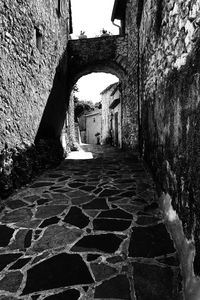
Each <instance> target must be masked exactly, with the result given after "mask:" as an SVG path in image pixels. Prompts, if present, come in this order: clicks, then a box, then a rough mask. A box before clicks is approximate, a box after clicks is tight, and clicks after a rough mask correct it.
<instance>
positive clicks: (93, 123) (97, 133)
mask: <svg viewBox="0 0 200 300" xmlns="http://www.w3.org/2000/svg"><path fill="white" fill-rule="evenodd" d="M85 118H86V143H87V144H97V145H100V143H101V132H102V126H101V111H100V110H97V111H94V112H92V113H91V114H88V115H85Z"/></svg>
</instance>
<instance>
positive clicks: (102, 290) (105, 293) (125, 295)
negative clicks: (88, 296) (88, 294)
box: [94, 275, 143, 300]
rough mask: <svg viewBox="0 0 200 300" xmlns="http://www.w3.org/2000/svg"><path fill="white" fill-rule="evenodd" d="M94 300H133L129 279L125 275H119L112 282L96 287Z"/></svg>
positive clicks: (108, 281) (105, 282) (107, 281)
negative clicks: (109, 299) (108, 299)
mask: <svg viewBox="0 0 200 300" xmlns="http://www.w3.org/2000/svg"><path fill="white" fill-rule="evenodd" d="M94 298H95V299H97V298H98V299H99V298H102V299H107V298H112V299H123V300H131V297H130V286H129V281H128V279H127V277H126V276H125V275H118V276H116V277H114V278H112V279H110V280H106V281H104V282H103V283H102V284H100V285H99V286H97V287H96V289H95V294H94ZM142 300H143V299H142Z"/></svg>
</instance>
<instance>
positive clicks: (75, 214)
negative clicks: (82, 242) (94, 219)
mask: <svg viewBox="0 0 200 300" xmlns="http://www.w3.org/2000/svg"><path fill="white" fill-rule="evenodd" d="M63 221H64V222H66V223H69V224H72V225H75V226H77V227H79V228H84V227H86V226H87V225H88V224H89V222H90V219H89V218H88V217H87V216H86V215H84V214H83V212H82V210H81V209H80V208H78V207H75V206H74V207H71V209H70V211H69V212H68V214H67V215H66V217H65V218H64V220H63Z"/></svg>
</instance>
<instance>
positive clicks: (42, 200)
mask: <svg viewBox="0 0 200 300" xmlns="http://www.w3.org/2000/svg"><path fill="white" fill-rule="evenodd" d="M49 201H50V199H46V198H42V199H40V200H38V201H37V204H38V205H43V204H45V203H47V202H49Z"/></svg>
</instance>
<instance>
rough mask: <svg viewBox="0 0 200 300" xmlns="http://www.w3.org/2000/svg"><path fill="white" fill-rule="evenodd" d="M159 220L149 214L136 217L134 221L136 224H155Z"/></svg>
mask: <svg viewBox="0 0 200 300" xmlns="http://www.w3.org/2000/svg"><path fill="white" fill-rule="evenodd" d="M159 221H160V219H158V218H155V217H151V216H149V217H148V216H141V217H139V218H138V219H137V221H136V223H137V224H138V225H143V226H145V225H151V224H156V223H158V222H159Z"/></svg>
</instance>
